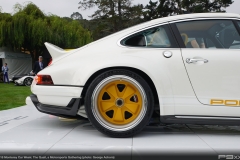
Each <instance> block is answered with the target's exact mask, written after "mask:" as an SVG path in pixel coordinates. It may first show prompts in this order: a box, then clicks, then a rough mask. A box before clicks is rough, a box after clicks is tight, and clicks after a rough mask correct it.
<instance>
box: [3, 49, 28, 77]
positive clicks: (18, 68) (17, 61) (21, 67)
mask: <svg viewBox="0 0 240 160" xmlns="http://www.w3.org/2000/svg"><path fill="white" fill-rule="evenodd" d="M0 61H2V64H4V63H7V65H8V68H9V72H8V77H9V79H12V76H14V75H19V74H25V73H29V72H30V71H31V70H32V58H31V55H29V54H25V53H21V52H19V53H16V52H12V51H7V50H6V49H3V48H0ZM1 69H2V67H1Z"/></svg>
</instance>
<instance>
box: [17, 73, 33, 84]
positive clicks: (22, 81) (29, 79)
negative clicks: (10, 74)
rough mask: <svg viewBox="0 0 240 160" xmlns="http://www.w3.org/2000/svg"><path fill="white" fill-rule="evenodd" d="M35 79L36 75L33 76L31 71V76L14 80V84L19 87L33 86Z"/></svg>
mask: <svg viewBox="0 0 240 160" xmlns="http://www.w3.org/2000/svg"><path fill="white" fill-rule="evenodd" d="M19 77H20V76H19ZM34 77H35V74H33V73H32V71H31V72H30V73H29V74H27V75H25V76H23V77H21V78H18V79H16V80H14V83H15V85H17V86H19V85H25V86H31V84H32V81H33V79H34Z"/></svg>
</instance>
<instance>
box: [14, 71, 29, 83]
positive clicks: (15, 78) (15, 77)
mask: <svg viewBox="0 0 240 160" xmlns="http://www.w3.org/2000/svg"><path fill="white" fill-rule="evenodd" d="M27 75H28V74H27V73H26V74H20V75H14V76H13V77H12V79H11V80H10V81H13V82H14V81H15V80H18V79H19V78H22V77H24V76H27Z"/></svg>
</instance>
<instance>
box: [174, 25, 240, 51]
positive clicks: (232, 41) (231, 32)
mask: <svg viewBox="0 0 240 160" xmlns="http://www.w3.org/2000/svg"><path fill="white" fill-rule="evenodd" d="M176 26H177V28H178V31H179V32H180V34H181V36H182V40H183V42H184V44H185V46H186V48H202V49H206V48H209V49H210V48H211V49H212V48H225V49H239V40H240V36H239V34H238V32H237V29H236V28H235V26H234V24H233V22H232V21H231V20H199V21H197V20H196V21H188V22H180V23H176Z"/></svg>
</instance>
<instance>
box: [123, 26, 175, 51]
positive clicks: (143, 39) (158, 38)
mask: <svg viewBox="0 0 240 160" xmlns="http://www.w3.org/2000/svg"><path fill="white" fill-rule="evenodd" d="M121 44H122V45H125V46H131V47H153V48H176V43H175V40H174V39H173V37H172V34H171V32H170V30H169V28H168V26H166V25H165V26H159V27H154V28H151V29H147V30H144V31H141V32H139V33H137V34H134V35H132V36H129V37H127V38H125V39H124V40H123V41H122V42H121Z"/></svg>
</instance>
